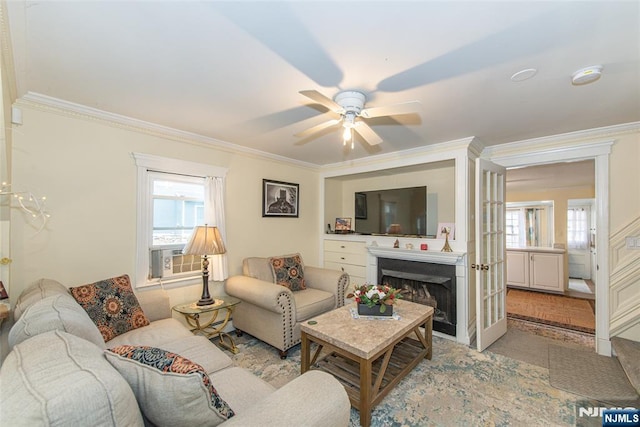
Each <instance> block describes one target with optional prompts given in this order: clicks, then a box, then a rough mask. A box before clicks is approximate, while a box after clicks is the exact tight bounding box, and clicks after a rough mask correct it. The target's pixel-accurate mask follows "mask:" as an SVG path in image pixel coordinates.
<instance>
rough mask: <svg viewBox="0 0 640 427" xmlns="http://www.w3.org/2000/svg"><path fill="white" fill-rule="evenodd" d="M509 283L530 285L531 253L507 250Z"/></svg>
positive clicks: (523, 285)
mask: <svg viewBox="0 0 640 427" xmlns="http://www.w3.org/2000/svg"><path fill="white" fill-rule="evenodd" d="M507 285H513V286H522V287H526V288H528V287H529V254H528V253H527V252H514V251H507Z"/></svg>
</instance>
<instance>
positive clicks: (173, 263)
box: [150, 249, 202, 279]
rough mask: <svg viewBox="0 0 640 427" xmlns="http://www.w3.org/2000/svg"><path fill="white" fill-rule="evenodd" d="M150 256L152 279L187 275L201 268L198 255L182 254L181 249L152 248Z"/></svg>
mask: <svg viewBox="0 0 640 427" xmlns="http://www.w3.org/2000/svg"><path fill="white" fill-rule="evenodd" d="M150 258H151V259H150V270H151V278H152V279H161V278H164V279H166V278H168V277H174V276H187V275H189V274H188V273H193V272H194V271H196V272H199V271H200V269H201V268H202V260H201V259H200V257H199V256H197V255H183V254H182V249H152V250H151V257H150Z"/></svg>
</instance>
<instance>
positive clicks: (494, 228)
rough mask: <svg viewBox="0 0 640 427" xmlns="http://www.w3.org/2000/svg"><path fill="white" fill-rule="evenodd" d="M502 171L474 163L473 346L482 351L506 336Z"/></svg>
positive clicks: (492, 166)
mask: <svg viewBox="0 0 640 427" xmlns="http://www.w3.org/2000/svg"><path fill="white" fill-rule="evenodd" d="M505 192H506V169H505V168H504V167H502V166H498V165H496V164H494V163H491V162H489V161H487V160H484V159H477V160H476V262H475V263H473V264H471V268H473V269H475V270H476V342H477V346H478V351H483V350H484V349H486V348H487V347H489V346H490V345H491V344H492V343H493V342H495V341H496V340H497V339H498V338H500V337H501V336H502V335H504V334H505V333H506V332H507V315H506V302H507V292H506V262H505V261H506V251H505V234H504V225H505V220H504V217H505V200H504V199H505Z"/></svg>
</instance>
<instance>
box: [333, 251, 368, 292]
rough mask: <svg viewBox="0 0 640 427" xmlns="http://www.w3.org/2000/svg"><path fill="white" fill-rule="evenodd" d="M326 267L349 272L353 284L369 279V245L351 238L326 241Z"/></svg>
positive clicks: (362, 282)
mask: <svg viewBox="0 0 640 427" xmlns="http://www.w3.org/2000/svg"><path fill="white" fill-rule="evenodd" d="M324 267H325V268H330V269H332V270H341V271H344V272H345V273H347V274H349V277H350V281H351V285H352V286H353V285H354V284H364V283H365V282H366V281H367V246H366V243H365V242H354V241H349V240H325V241H324Z"/></svg>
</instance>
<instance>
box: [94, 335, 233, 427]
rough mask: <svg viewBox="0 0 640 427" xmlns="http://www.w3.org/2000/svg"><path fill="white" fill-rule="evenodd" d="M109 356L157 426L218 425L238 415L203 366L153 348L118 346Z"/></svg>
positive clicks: (107, 354) (144, 410)
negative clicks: (223, 397) (220, 393)
mask: <svg viewBox="0 0 640 427" xmlns="http://www.w3.org/2000/svg"><path fill="white" fill-rule="evenodd" d="M105 354H106V356H107V359H108V360H109V361H110V362H111V364H113V366H114V367H115V368H116V369H117V370H118V371H119V372H120V373H121V374H122V376H123V377H124V378H125V379H126V380H127V381H128V382H129V384H130V385H131V388H132V389H133V392H134V394H135V395H136V397H137V399H138V403H139V404H140V407H141V408H142V412H144V414H145V416H146V417H147V418H148V419H149V420H150V421H151V422H152V423H154V424H155V425H156V426H159V427H160V426H175V425H217V424H220V423H221V422H222V421H224V420H226V419H228V418H230V417H232V416H233V415H234V412H233V410H232V409H231V408H230V407H229V405H228V404H227V402H225V401H224V400H223V399H222V398H221V397H220V396H219V395H218V392H217V391H216V389H215V387H214V386H213V384H212V382H211V379H210V378H209V375H208V374H207V373H206V372H205V371H204V369H203V368H202V366H200V365H198V364H197V363H194V362H192V361H191V360H189V359H186V358H184V357H182V356H180V355H177V354H175V353H172V352H169V351H166V350H162V349H159V348H156V347H149V346H129V345H124V346H118V347H114V348H110V349H107V350H105ZM177 409H178V410H177Z"/></svg>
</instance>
